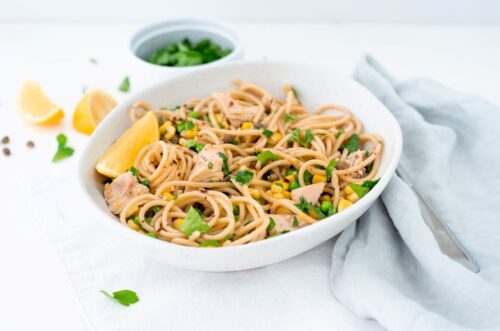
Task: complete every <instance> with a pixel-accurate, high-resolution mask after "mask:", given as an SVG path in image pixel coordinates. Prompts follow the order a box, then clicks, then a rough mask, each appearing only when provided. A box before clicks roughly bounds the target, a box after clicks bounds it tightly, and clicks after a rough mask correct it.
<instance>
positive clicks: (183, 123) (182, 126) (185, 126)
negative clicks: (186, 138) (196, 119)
mask: <svg viewBox="0 0 500 331" xmlns="http://www.w3.org/2000/svg"><path fill="white" fill-rule="evenodd" d="M193 128H194V123H193V121H189V120H180V121H179V124H177V128H176V129H177V133H181V132H182V131H184V130H191V129H193Z"/></svg>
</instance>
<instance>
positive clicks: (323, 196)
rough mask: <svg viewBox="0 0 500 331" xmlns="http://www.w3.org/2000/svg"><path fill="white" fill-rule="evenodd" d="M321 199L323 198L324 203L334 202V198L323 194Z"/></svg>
mask: <svg viewBox="0 0 500 331" xmlns="http://www.w3.org/2000/svg"><path fill="white" fill-rule="evenodd" d="M321 197H322V198H323V200H324V201H331V200H332V197H331V196H330V195H328V194H323V195H322V196H321Z"/></svg>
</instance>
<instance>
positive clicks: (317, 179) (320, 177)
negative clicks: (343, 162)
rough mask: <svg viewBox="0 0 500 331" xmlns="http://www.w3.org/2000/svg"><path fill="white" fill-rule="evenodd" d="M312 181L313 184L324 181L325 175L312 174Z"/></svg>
mask: <svg viewBox="0 0 500 331" xmlns="http://www.w3.org/2000/svg"><path fill="white" fill-rule="evenodd" d="M312 183H313V184H318V183H326V176H323V175H314V176H313V178H312Z"/></svg>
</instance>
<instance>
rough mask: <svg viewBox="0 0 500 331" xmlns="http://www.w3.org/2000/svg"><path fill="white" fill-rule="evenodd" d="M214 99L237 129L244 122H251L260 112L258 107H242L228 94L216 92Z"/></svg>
mask: <svg viewBox="0 0 500 331" xmlns="http://www.w3.org/2000/svg"><path fill="white" fill-rule="evenodd" d="M213 97H214V99H215V102H216V103H217V106H218V107H219V108H220V109H221V110H222V112H224V114H225V115H226V117H227V119H228V120H229V122H231V124H232V125H234V126H236V127H239V126H240V125H241V123H243V122H251V121H252V120H253V119H254V117H255V116H256V115H257V112H258V111H259V108H258V107H257V106H246V107H245V106H242V105H240V104H239V103H237V102H236V101H234V100H233V99H232V98H231V97H230V96H229V95H227V94H226V93H222V92H215V93H214V95H213Z"/></svg>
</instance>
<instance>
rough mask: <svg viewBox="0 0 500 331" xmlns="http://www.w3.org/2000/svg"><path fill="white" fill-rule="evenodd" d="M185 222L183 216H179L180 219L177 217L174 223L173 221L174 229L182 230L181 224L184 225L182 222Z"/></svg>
mask: <svg viewBox="0 0 500 331" xmlns="http://www.w3.org/2000/svg"><path fill="white" fill-rule="evenodd" d="M183 222H184V219H183V218H178V219H176V220H175V221H174V223H173V226H174V229H176V230H179V231H180V230H181V225H182V223H183Z"/></svg>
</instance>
